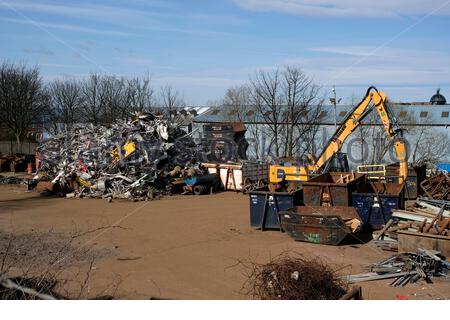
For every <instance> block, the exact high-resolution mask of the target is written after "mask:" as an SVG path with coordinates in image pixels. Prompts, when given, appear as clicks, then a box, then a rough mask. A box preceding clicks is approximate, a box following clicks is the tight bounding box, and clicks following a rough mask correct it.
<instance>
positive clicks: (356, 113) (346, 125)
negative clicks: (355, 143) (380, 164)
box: [308, 87, 408, 183]
mask: <svg viewBox="0 0 450 320" xmlns="http://www.w3.org/2000/svg"><path fill="white" fill-rule="evenodd" d="M386 100H387V98H386V95H385V94H384V93H383V92H379V91H378V90H377V89H376V88H375V87H370V88H369V89H368V90H367V93H366V96H365V97H364V99H363V100H362V101H361V102H360V103H359V104H358V105H357V106H356V107H355V109H354V110H353V112H352V113H351V114H350V115H348V116H347V118H346V119H345V121H344V122H343V124H342V125H341V126H340V127H339V129H338V130H337V131H336V133H335V134H334V135H333V137H332V138H331V139H330V140H329V142H328V144H327V145H326V147H325V149H324V150H323V151H322V153H321V154H320V156H319V157H318V158H317V160H316V161H315V162H314V164H312V165H310V166H308V171H313V172H317V171H318V170H319V169H320V168H321V167H322V166H323V165H324V164H326V163H327V162H328V161H329V160H330V159H331V157H332V156H333V155H334V154H336V153H337V152H339V150H340V149H341V148H342V145H343V144H344V142H345V140H346V139H347V137H348V136H349V135H350V134H351V133H352V132H353V131H355V129H356V128H357V127H358V126H359V125H361V121H362V120H363V119H364V118H365V116H367V114H369V113H370V112H371V111H372V109H368V107H369V106H370V103H371V102H373V104H374V106H375V108H376V109H377V112H378V115H379V116H380V118H381V122H382V123H383V126H384V129H385V130H386V133H387V134H388V137H389V139H391V140H393V143H394V148H395V151H396V153H397V158H398V161H399V162H400V171H399V183H403V182H404V181H405V180H406V178H407V176H408V162H407V157H406V156H407V155H406V144H405V142H404V141H403V139H401V138H400V139H396V137H397V135H398V134H400V135H401V136H402V134H403V133H402V131H401V129H397V130H394V129H393V128H392V123H391V119H390V115H389V110H388V108H387V106H386Z"/></svg>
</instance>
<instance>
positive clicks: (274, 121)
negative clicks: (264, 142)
mask: <svg viewBox="0 0 450 320" xmlns="http://www.w3.org/2000/svg"><path fill="white" fill-rule="evenodd" d="M251 86H252V89H253V90H252V91H251V93H252V98H253V100H254V101H257V100H258V101H260V103H259V104H258V106H257V108H258V112H259V114H260V115H261V116H262V118H263V120H264V123H265V127H266V128H267V129H268V131H269V133H270V143H269V146H270V148H271V149H273V150H274V155H275V156H276V157H280V156H284V157H291V156H294V155H299V156H301V155H304V154H305V153H306V152H310V151H311V150H312V149H313V144H314V141H315V138H316V135H317V132H318V129H319V125H318V121H319V118H320V117H321V116H322V112H321V111H322V104H323V99H321V98H320V97H319V89H320V88H319V87H318V86H317V85H315V84H314V83H313V80H312V78H310V77H308V76H307V75H306V74H305V73H304V72H303V71H302V70H301V69H300V68H298V67H290V66H286V67H285V68H284V69H283V70H281V71H280V70H279V69H277V70H275V71H272V72H267V71H260V72H258V73H256V75H255V76H254V78H253V79H251Z"/></svg>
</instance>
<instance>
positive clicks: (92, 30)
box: [0, 17, 133, 36]
mask: <svg viewBox="0 0 450 320" xmlns="http://www.w3.org/2000/svg"><path fill="white" fill-rule="evenodd" d="M0 21H5V22H10V23H19V24H27V25H31V26H36V27H42V28H51V29H61V30H69V31H78V32H86V33H96V34H104V35H113V36H132V35H133V34H132V33H129V32H123V31H114V30H102V29H97V28H89V27H82V26H78V25H73V24H63V23H50V22H42V21H36V20H32V19H29V20H27V19H15V18H3V17H0Z"/></svg>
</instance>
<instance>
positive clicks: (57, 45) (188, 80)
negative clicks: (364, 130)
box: [0, 0, 450, 105]
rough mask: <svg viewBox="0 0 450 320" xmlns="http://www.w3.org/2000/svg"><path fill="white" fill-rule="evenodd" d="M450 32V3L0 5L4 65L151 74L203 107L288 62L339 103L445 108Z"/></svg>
mask: <svg viewBox="0 0 450 320" xmlns="http://www.w3.org/2000/svg"><path fill="white" fill-rule="evenodd" d="M449 30H450V0H428V1H423V0H377V1H366V0H215V1H213V0H185V1H181V0H173V1H170V0H167V1H163V0H147V1H145V0H128V1H119V0H100V1H85V0H78V1H73V0H68V1H55V0H35V1H31V0H17V1H12V0H0V38H1V39H0V41H1V43H2V45H1V50H0V59H6V60H9V61H13V62H19V63H22V62H24V63H27V64H29V65H39V67H40V69H41V72H42V75H43V77H44V79H45V80H46V81H50V80H52V79H55V78H61V77H77V78H79V77H84V76H86V75H88V74H89V73H90V72H100V73H108V74H117V75H124V76H136V75H139V76H142V75H150V77H151V78H152V81H153V83H154V86H155V87H159V86H162V85H165V84H171V85H173V86H174V87H176V88H177V89H179V90H180V91H181V92H182V93H183V94H184V98H185V100H186V101H187V102H188V103H189V104H200V105H203V104H205V103H207V102H208V101H211V100H218V99H220V98H221V97H222V96H223V94H224V92H225V91H226V89H227V88H228V87H230V86H232V85H238V84H242V83H245V82H247V81H248V78H249V76H251V75H252V74H254V72H255V71H256V70H273V69H276V68H277V67H282V66H284V65H288V64H289V65H297V66H300V67H302V68H303V69H304V71H305V72H307V73H308V74H309V75H311V76H313V77H314V79H315V81H316V83H318V84H320V85H323V87H324V94H328V92H330V86H331V85H333V84H336V87H337V91H338V96H340V97H342V98H343V101H345V100H346V99H348V98H349V97H350V96H351V95H352V94H354V95H356V96H358V97H360V96H362V95H363V94H364V92H365V89H366V87H367V86H369V85H372V84H374V85H377V86H378V87H379V88H380V89H382V90H383V91H385V92H386V93H387V94H388V95H389V96H390V97H391V99H392V100H397V101H424V100H428V99H429V97H430V96H431V95H432V94H433V93H434V91H435V88H437V87H440V88H442V89H441V92H442V93H443V94H444V95H446V96H447V99H448V100H450V41H449Z"/></svg>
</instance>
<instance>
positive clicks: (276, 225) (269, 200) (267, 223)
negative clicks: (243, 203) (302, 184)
mask: <svg viewBox="0 0 450 320" xmlns="http://www.w3.org/2000/svg"><path fill="white" fill-rule="evenodd" d="M248 198H249V202H250V225H251V226H252V227H253V228H256V229H261V230H262V231H264V230H265V229H280V220H279V217H278V212H280V211H286V210H288V209H291V208H293V207H295V206H298V205H300V204H301V203H302V200H303V199H302V198H303V190H296V191H293V192H270V191H269V190H268V188H267V187H264V188H260V189H256V190H253V191H250V192H249V194H248Z"/></svg>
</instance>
